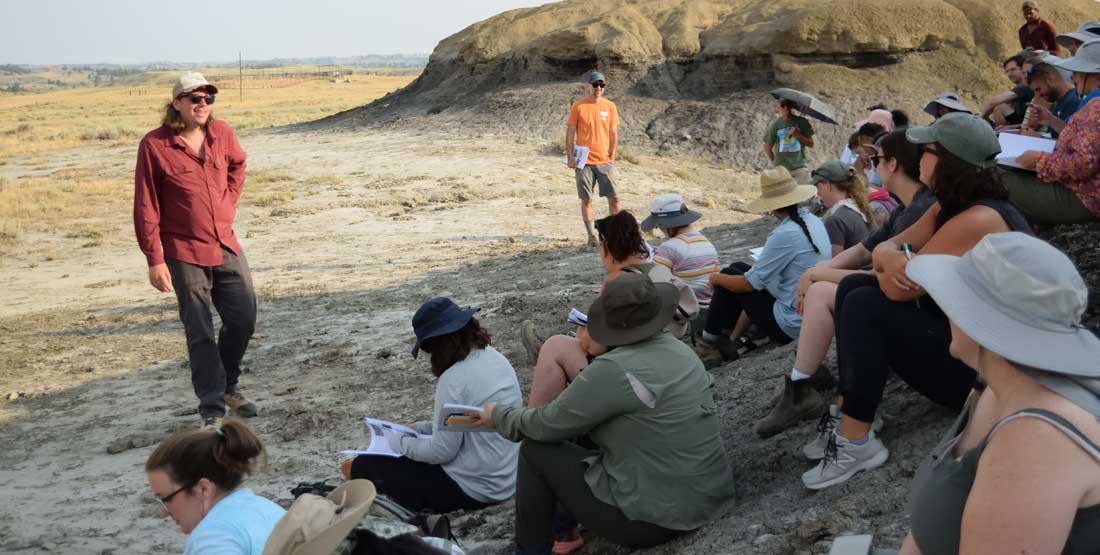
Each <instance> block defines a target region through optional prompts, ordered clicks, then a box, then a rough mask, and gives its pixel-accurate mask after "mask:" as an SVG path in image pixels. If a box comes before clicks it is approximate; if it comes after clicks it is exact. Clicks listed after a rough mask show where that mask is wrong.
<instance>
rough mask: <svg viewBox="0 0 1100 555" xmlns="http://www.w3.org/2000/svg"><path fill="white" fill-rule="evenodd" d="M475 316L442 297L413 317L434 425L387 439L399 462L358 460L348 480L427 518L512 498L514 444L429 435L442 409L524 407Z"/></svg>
mask: <svg viewBox="0 0 1100 555" xmlns="http://www.w3.org/2000/svg"><path fill="white" fill-rule="evenodd" d="M476 312H477V309H475V308H460V307H459V306H458V305H456V304H455V303H454V301H452V300H451V299H449V298H447V297H436V298H434V299H431V300H429V301H427V302H425V303H424V304H423V305H421V306H420V308H419V309H417V311H416V314H414V315H413V319H412V324H413V331H414V332H415V334H416V345H415V346H414V347H413V350H412V355H413V357H414V358H415V357H416V356H417V354H418V353H419V351H421V350H423V351H424V352H426V353H428V354H429V355H430V356H431V370H432V375H434V376H435V377H436V385H435V406H434V410H433V412H432V421H431V422H417V423H416V431H417V432H418V433H421V434H431V435H430V437H427V438H416V437H406V436H402V435H400V434H392V435H387V439H388V440H389V443H390V447H391V448H393V450H394V451H397V452H398V453H401V454H403V455H404V457H397V458H394V457H383V456H377V455H360V456H358V457H356V458H355V459H353V461H352V463H351V468H350V472H349V473H348V474H349V477H350V478H351V479H359V478H364V479H367V480H370V481H371V482H373V483H374V486H375V488H377V489H378V492H379V493H384V494H386V495H388V496H390V497H392V498H393V499H394V500H395V501H397V502H398V503H400V504H402V505H404V506H406V507H408V508H410V509H412V510H415V511H427V512H432V513H447V512H451V511H456V510H459V509H467V510H470V509H482V508H485V507H487V506H489V505H492V504H495V503H499V502H501V501H504V500H506V499H510V498H511V497H512V495H513V493H514V492H515V487H516V460H517V457H518V456H519V449H518V447H517V446H516V445H515V444H514V443H512V442H510V441H507V440H505V439H504V438H502V437H500V436H498V435H496V434H485V433H472V432H459V431H452V430H433V428H434V426H433V422H435V421H436V419H437V417H438V415H439V412H440V410H441V409H442V407H443V405H444V404H448V403H450V404H457V405H471V406H481V405H482V404H485V403H487V402H492V403H497V404H500V405H516V406H521V405H522V404H523V396H522V394H521V392H520V388H519V381H518V380H517V379H516V372H515V370H513V369H512V365H511V364H509V363H508V359H506V358H504V356H503V355H501V354H500V353H498V352H497V351H496V349H493V347H492V346H490V342H491V338H490V336H489V332H488V331H487V330H486V329H485V328H483V327H481V325H480V324H479V323H478V321H477V318H474V313H476Z"/></svg>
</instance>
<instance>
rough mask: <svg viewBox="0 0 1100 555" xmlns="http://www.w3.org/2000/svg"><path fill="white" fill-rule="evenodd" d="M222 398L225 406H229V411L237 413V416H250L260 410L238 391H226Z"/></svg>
mask: <svg viewBox="0 0 1100 555" xmlns="http://www.w3.org/2000/svg"><path fill="white" fill-rule="evenodd" d="M223 398H224V399H225V406H226V407H228V408H229V410H230V412H235V413H237V415H238V416H243V417H245V418H252V417H253V416H256V415H257V414H259V412H260V411H259V409H258V408H256V403H253V402H252V401H250V400H249V399H248V397H245V396H244V395H243V394H241V392H240V391H232V392H229V393H226V394H225V395H224V396H223Z"/></svg>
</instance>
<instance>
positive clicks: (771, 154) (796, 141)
mask: <svg viewBox="0 0 1100 555" xmlns="http://www.w3.org/2000/svg"><path fill="white" fill-rule="evenodd" d="M797 107H798V105H797V104H795V103H794V102H792V101H790V100H786V99H784V100H780V101H779V107H778V108H777V110H776V111H777V112H778V114H779V117H777V118H775V120H774V121H772V123H771V125H769V126H768V129H767V131H765V132H764V154H765V155H766V156H767V157H768V160H769V161H771V162H772V164H773V165H774V166H775V167H777V168H779V167H782V168H786V169H787V171H788V172H790V174H791V176H793V177H794V179H795V181H796V182H798V183H802V184H809V183H810V170H809V169H808V168H807V167H806V149H807V148H810V147H813V146H814V128H813V126H811V125H810V120H808V119H806V118H804V117H802V116H800V115H797V114H795V113H794V110H795V109H796V108H797Z"/></svg>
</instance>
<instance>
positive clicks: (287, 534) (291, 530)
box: [263, 480, 375, 555]
mask: <svg viewBox="0 0 1100 555" xmlns="http://www.w3.org/2000/svg"><path fill="white" fill-rule="evenodd" d="M374 497H375V490H374V484H372V483H371V482H370V480H352V481H350V482H346V483H344V484H343V485H341V486H340V487H338V488H336V489H334V490H332V491H331V492H329V494H328V495H327V496H325V497H320V496H318V495H313V494H309V493H307V494H304V495H302V496H300V497H299V498H298V499H296V500H295V501H294V504H293V505H291V506H290V509H289V510H288V511H287V512H286V514H285V515H283V517H282V518H281V519H279V522H277V523H275V528H274V529H273V530H272V531H271V535H270V536H268V538H267V543H266V544H264V551H263V553H264V555H332V553H333V552H334V551H336V548H337V547H338V546H339V545H340V542H342V541H344V539H345V538H347V537H348V534H351V531H352V530H354V529H355V527H356V526H357V525H358V524H359V522H360V521H361V520H363V516H364V515H366V514H367V511H368V510H370V506H371V504H372V503H374Z"/></svg>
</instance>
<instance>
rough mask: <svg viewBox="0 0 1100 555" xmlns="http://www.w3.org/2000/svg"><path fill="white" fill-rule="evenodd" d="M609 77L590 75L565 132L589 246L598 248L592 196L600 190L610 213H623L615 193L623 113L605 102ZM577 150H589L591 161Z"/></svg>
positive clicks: (572, 109) (572, 110) (568, 159)
mask: <svg viewBox="0 0 1100 555" xmlns="http://www.w3.org/2000/svg"><path fill="white" fill-rule="evenodd" d="M606 88H607V77H605V76H604V74H602V73H600V72H598V71H593V72H592V73H590V74H588V91H587V94H586V95H585V97H584V98H582V99H580V100H578V101H576V102H574V103H573V106H572V107H571V108H570V109H569V120H568V123H567V127H566V130H565V152H566V154H565V155H566V163H567V164H568V165H569V167H570V168H573V170H574V173H575V176H576V180H577V196H578V197H579V198H580V199H581V220H583V221H584V227H585V229H586V230H587V231H588V245H589V246H593V247H594V246H596V245H597V244H598V242H597V240H596V228H595V225H594V223H593V221H594V220H595V218H596V215H595V213H594V212H593V210H592V196H593V195H594V194H595V193H596V187H597V185H598V186H599V192H600V196H601V197H605V198H607V211H608V213H609V214H611V215H615V214H618V213H619V207H620V205H619V196H618V193H617V192H616V191H615V186H616V179H615V178H616V172H615V154H616V149H617V148H618V146H619V112H618V110H617V109H616V108H615V103H614V102H611V101H610V100H608V99H606V98H604V96H603V94H604V91H605V90H606ZM574 146H580V147H585V148H587V149H588V153H587V155H588V156H587V159H586V160H585V161H583V162H582V161H580V160H577V159H576V158H575V156H576V153H575V152H574Z"/></svg>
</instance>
